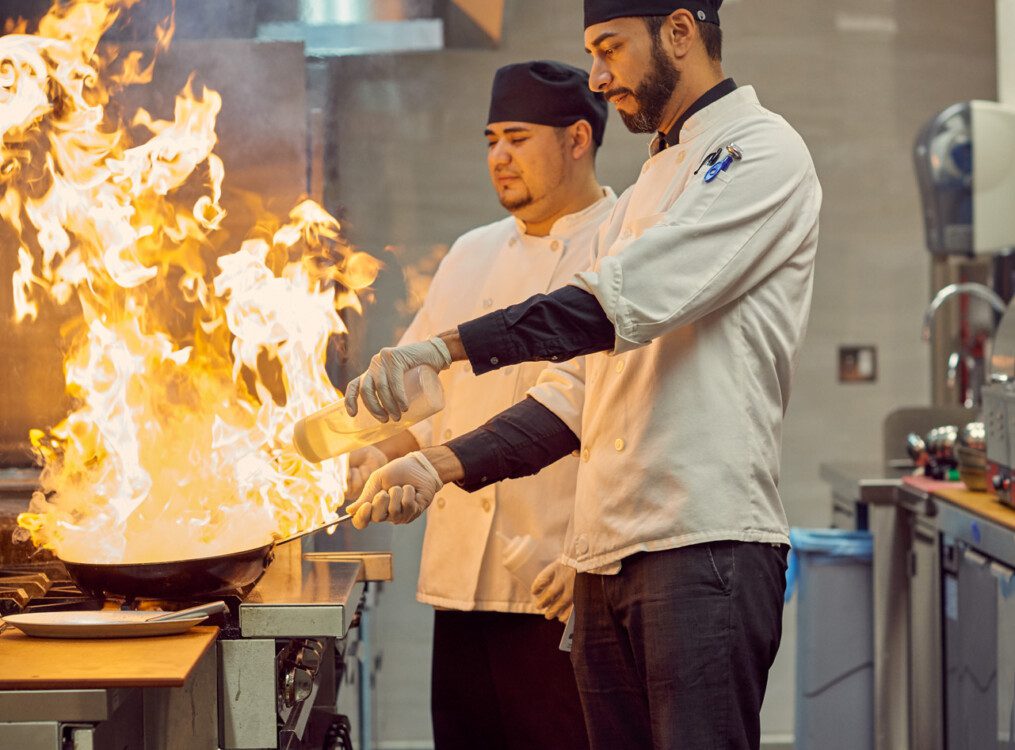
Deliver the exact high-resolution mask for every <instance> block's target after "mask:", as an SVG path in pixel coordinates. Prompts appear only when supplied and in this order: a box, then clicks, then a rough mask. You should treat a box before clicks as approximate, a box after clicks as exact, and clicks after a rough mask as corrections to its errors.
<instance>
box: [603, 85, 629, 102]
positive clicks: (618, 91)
mask: <svg viewBox="0 0 1015 750" xmlns="http://www.w3.org/2000/svg"><path fill="white" fill-rule="evenodd" d="M624 94H627V95H628V96H630V97H631V98H633V99H636V98H637V97H636V96H635V95H634V91H632V90H631V89H629V88H627V87H626V86H621V87H619V88H615V89H610V90H609V91H604V92H603V98H604V99H606V100H607V101H609V100H610V99H612V98H613V97H615V96H623V95H624Z"/></svg>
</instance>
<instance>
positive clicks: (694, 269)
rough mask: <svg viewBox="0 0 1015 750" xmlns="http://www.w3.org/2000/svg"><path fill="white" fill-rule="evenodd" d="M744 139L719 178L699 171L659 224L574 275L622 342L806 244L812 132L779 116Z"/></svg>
mask: <svg viewBox="0 0 1015 750" xmlns="http://www.w3.org/2000/svg"><path fill="white" fill-rule="evenodd" d="M738 145H739V146H740V147H741V149H742V151H743V154H744V158H743V160H742V161H738V162H733V163H732V164H731V165H730V168H729V170H728V171H727V172H723V173H720V175H719V176H718V178H717V179H715V180H714V181H713V182H710V183H706V182H704V180H703V179H702V178H701V177H698V178H697V179H695V180H694V181H692V183H691V184H690V185H688V187H687V188H686V189H685V190H684V191H683V192H682V193H681V195H680V197H679V198H677V200H676V201H675V202H674V204H673V206H672V207H670V208H669V210H667V211H666V212H665V213H664V214H661V215H660V216H659V217H657V218H658V220H657V221H656V223H655V224H654V225H652V226H649V227H648V228H646V229H644V231H642V233H641V235H640V236H638V237H637V238H636V239H634V240H632V241H631V242H630V243H629V244H627V245H626V246H623V247H621V248H619V249H618V251H617V252H616V253H615V254H614V253H610V254H607V255H606V256H604V257H601V258H600V259H599V261H598V262H597V264H596V266H595V268H594V270H593V271H589V272H584V273H580V274H578V276H577V279H576V281H575V282H574V283H575V284H576V285H577V286H579V287H580V288H582V289H584V290H585V291H587V292H589V293H590V294H593V295H594V296H595V297H596V299H597V300H598V301H599V303H600V305H601V306H602V308H603V311H604V312H605V314H606V316H607V318H608V319H609V320H610V321H611V323H612V324H613V326H614V328H615V329H616V342H615V344H614V346H613V347H612V348H613V350H614V352H617V353H619V352H623V351H627V350H630V349H634V348H637V347H640V346H644V345H645V344H647V343H649V342H650V341H652V340H653V339H655V338H658V337H659V336H662V335H663V334H665V333H667V332H668V331H671V330H673V329H676V328H679V327H681V326H685V325H688V324H690V323H693V322H695V321H696V320H699V319H701V318H702V317H704V316H706V315H708V314H710V313H711V312H713V311H715V310H718V309H720V308H721V307H723V306H725V305H727V304H729V303H730V302H732V301H734V300H736V299H737V298H739V297H740V296H742V295H744V294H745V293H747V292H748V291H750V290H751V289H752V288H754V287H755V286H756V285H758V284H760V283H761V282H763V281H764V280H765V279H766V278H767V277H768V276H769V275H771V274H772V273H773V272H775V271H776V270H777V269H778V268H780V267H781V266H782V265H783V264H786V263H792V262H793V260H794V259H793V255H794V254H795V253H797V252H798V251H800V250H801V248H803V247H805V246H806V245H807V243H806V242H805V240H806V238H807V236H808V235H809V234H810V233H812V232H813V231H815V227H816V220H817V212H818V211H819V209H820V203H821V188H820V185H819V184H818V181H817V177H816V175H815V174H814V168H813V164H812V162H811V158H810V155H809V153H808V152H807V149H806V146H805V145H804V143H803V141H802V140H801V139H800V138H799V136H798V135H797V134H796V133H795V132H793V131H792V130H790V129H789V128H786V127H780V126H779V125H778V124H776V123H774V122H772V123H765V124H764V125H761V126H758V127H755V128H753V129H751V130H750V132H749V134H747V135H745V136H744V138H743V139H741V140H740V141H738ZM800 262H801V263H803V262H809V259H803V258H801V259H800Z"/></svg>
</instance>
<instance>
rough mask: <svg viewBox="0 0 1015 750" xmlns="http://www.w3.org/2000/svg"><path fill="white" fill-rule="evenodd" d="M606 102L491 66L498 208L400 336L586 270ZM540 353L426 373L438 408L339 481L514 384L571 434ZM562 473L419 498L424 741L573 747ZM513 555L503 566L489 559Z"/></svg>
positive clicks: (573, 420)
mask: <svg viewBox="0 0 1015 750" xmlns="http://www.w3.org/2000/svg"><path fill="white" fill-rule="evenodd" d="M607 112H608V106H607V104H606V101H605V99H604V98H603V97H602V95H601V94H597V93H593V92H592V91H591V90H590V89H589V82H588V74H587V73H585V72H584V71H582V70H579V69H577V68H574V67H571V66H569V65H564V64H561V63H557V62H548V61H534V62H526V63H520V64H515V65H508V66H506V67H503V68H501V69H500V70H498V71H497V73H496V76H495V77H494V82H493V92H492V96H491V101H490V112H489V117H488V118H487V125H486V141H487V166H488V168H489V172H490V177H491V179H492V181H493V185H494V187H495V189H496V191H497V195H498V198H499V199H500V202H501V205H503V207H504V208H505V209H507V211H508V212H509V213H510V214H511V215H510V216H508V217H506V218H504V219H502V220H500V221H497V222H494V223H493V224H488V225H486V226H483V227H479V228H478V229H474V230H472V231H471V232H468V233H467V234H465V235H464V236H463V237H461V238H460V239H459V240H458V241H457V242H456V243H455V244H454V246H453V247H452V248H451V250H450V252H449V253H448V255H447V256H446V257H445V259H444V261H443V262H442V263H441V265H440V268H439V269H438V271H437V273H436V275H435V276H434V278H433V281H432V283H431V286H430V290H429V293H428V295H427V297H426V299H425V301H424V303H423V306H422V308H421V309H420V310H419V312H418V314H417V315H416V317H415V319H414V320H413V322H412V324H411V325H410V327H409V329H408V330H407V331H406V333H405V335H404V337H403V339H402V341H403V343H404V342H413V341H421V340H422V341H426V340H427V339H428V338H429V337H432V336H434V335H436V334H438V333H440V332H441V331H444V330H447V329H449V328H453V327H454V326H457V325H458V324H459V323H462V322H465V321H466V320H469V319H471V318H474V317H476V316H478V315H482V314H483V313H486V312H490V311H491V310H493V309H496V308H500V307H503V306H504V305H506V304H509V303H511V302H513V301H515V300H518V299H522V298H525V297H528V296H530V295H532V294H537V293H546V292H550V291H552V290H554V289H557V288H558V287H560V286H562V285H563V284H565V283H566V282H568V281H569V280H570V279H571V278H573V276H574V274H575V273H577V272H578V271H581V270H586V269H588V268H589V267H590V264H591V261H592V256H591V248H592V244H593V242H594V240H595V234H596V231H597V229H598V227H599V225H600V224H601V223H602V222H603V221H605V220H606V218H607V217H608V216H609V213H610V211H611V210H612V208H613V206H614V204H615V203H616V196H615V195H614V194H613V191H611V190H610V189H609V188H604V187H602V186H600V185H599V183H598V182H597V180H596V173H595V156H596V150H597V149H598V148H599V146H600V144H601V143H602V141H603V134H604V131H605V127H606V116H607ZM546 364H547V363H518V364H516V365H514V366H511V367H507V368H504V369H503V370H501V371H499V372H496V373H490V374H488V375H486V376H484V377H479V378H477V377H474V376H473V375H472V372H471V368H470V367H469V365H468V364H467V363H465V362H462V363H460V364H456V365H455V366H453V367H451V368H450V369H448V370H446V371H445V372H443V373H441V383H442V386H443V388H444V392H445V401H446V406H445V409H444V411H442V412H441V413H439V414H437V415H436V416H435V417H433V418H432V419H431V420H428V421H427V422H424V423H422V424H419V425H415V426H413V427H412V428H410V429H409V430H407V431H406V432H404V433H402V434H401V435H398V436H396V437H395V438H392V439H391V440H389V441H387V442H385V443H383V444H381V445H380V446H377V447H368V448H364V449H361V450H358V451H355V452H354V453H353V454H352V455H351V456H350V463H351V476H350V480H351V481H350V493H357V492H359V487H361V486H362V482H361V478H363V477H365V475H367V474H369V473H370V471H371V470H372V469H374V468H377V467H379V466H381V465H383V464H384V463H385V462H387V461H388V460H389V459H391V458H396V457H398V456H401V455H403V454H406V453H409V452H411V451H418V450H419V448H420V447H421V446H422V447H424V448H426V447H429V446H432V445H434V444H435V442H440V441H443V440H447V439H449V438H452V437H454V436H458V435H462V434H464V433H465V432H467V431H468V430H469V429H471V428H472V427H474V426H475V425H476V424H477V423H478V422H481V421H483V420H485V419H488V418H490V417H493V416H494V415H496V414H497V413H498V412H500V411H502V410H504V409H507V408H508V407H509V406H511V405H512V404H513V403H515V402H516V401H518V400H519V399H521V398H524V397H526V393H528V394H529V397H530V398H532V399H534V400H535V401H534V402H538V401H539V400H542V401H545V402H546V403H548V404H553V405H554V408H556V409H557V411H558V412H559V413H560V414H561V415H562V418H564V419H566V420H567V422H568V424H571V425H572V426H573V429H574V430H578V429H579V424H580V413H581V406H582V402H583V390H584V382H583V381H584V370H583V368H581V367H580V366H578V367H576V368H572V369H570V370H567V369H563V368H561V369H559V370H556V371H555V372H554V374H553V376H552V377H549V378H544V381H543V382H541V383H537V381H538V380H539V378H540V374H541V373H542V372H543V371H544V370H546ZM579 364H580V363H579ZM577 470H578V458H577V457H567V458H565V459H564V460H561V461H558V462H557V463H555V464H554V465H553V466H551V467H549V468H548V469H546V470H545V471H543V472H542V473H540V474H539V475H538V476H535V477H528V478H519V479H512V480H510V481H504V482H499V483H496V484H492V485H489V486H487V487H485V488H484V490H483V492H478V493H472V494H470V493H468V492H466V491H465V490H463V489H461V488H459V487H456V486H455V485H453V484H449V485H446V486H444V487H443V489H442V490H441V492H440V493H439V494H438V495H437V496H436V498H435V501H434V505H433V509H432V511H431V513H430V515H429V517H428V519H427V527H426V535H425V538H424V541H423V557H422V561H421V566H420V576H419V586H418V590H417V598H418V599H419V601H421V602H423V603H425V604H430V605H433V607H434V608H435V612H434V633H433V665H432V692H431V708H432V715H433V730H434V739H435V744H436V747H437V749H438V750H444V749H447V748H469V749H473V748H498V747H503V748H534V749H535V748H547V750H550V749H551V748H552V749H553V750H567V749H568V748H585V747H588V740H587V737H586V733H585V728H584V721H583V718H582V709H581V704H580V701H579V699H578V691H577V687H576V685H575V678H574V670H573V669H572V666H571V662H570V660H569V659H568V656H567V654H566V653H563V652H562V651H560V649H559V644H560V641H561V636H562V634H563V631H564V625H563V623H562V622H561V621H560V620H559V619H558V618H561V619H566V614H567V613H568V612H569V611H570V609H571V599H572V591H573V582H574V574H575V571H574V568H573V567H568V566H565V565H562V564H561V563H560V562H558V559H559V558H560V556H561V554H562V552H563V551H564V546H565V535H566V533H567V531H568V526H569V521H570V519H571V514H572V510H573V508H574V496H575V482H576V475H577ZM526 537H528V539H526ZM529 559H530V560H531V561H530V562H528V564H526V565H525V570H521V571H518V574H512V572H511V571H510V570H509V569H508V567H506V566H505V562H507V563H509V564H514V563H524V562H525V561H526V560H529ZM533 563H535V567H533ZM540 569H542V572H541V573H540ZM526 571H528V572H526ZM536 574H538V576H537V575H536ZM533 576H535V577H536V578H535V581H534V579H533ZM534 583H535V584H536V585H535V586H534V585H533V584H534ZM533 590H534V591H535V594H534V593H533ZM543 614H545V617H544V616H542V615H543Z"/></svg>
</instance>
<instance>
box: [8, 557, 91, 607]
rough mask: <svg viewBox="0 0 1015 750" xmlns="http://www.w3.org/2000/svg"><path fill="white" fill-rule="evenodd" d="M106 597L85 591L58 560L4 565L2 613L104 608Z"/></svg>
mask: <svg viewBox="0 0 1015 750" xmlns="http://www.w3.org/2000/svg"><path fill="white" fill-rule="evenodd" d="M102 604H103V599H102V597H94V596H89V595H87V594H84V593H83V592H82V591H81V590H80V589H79V588H78V587H77V586H76V585H75V584H74V582H73V581H71V579H70V576H68V575H67V570H66V569H65V568H64V567H63V565H62V564H61V563H59V562H57V561H48V562H45V563H39V564H32V563H25V564H21V565H3V566H0V615H13V614H16V613H18V612H50V611H72V610H97V609H102Z"/></svg>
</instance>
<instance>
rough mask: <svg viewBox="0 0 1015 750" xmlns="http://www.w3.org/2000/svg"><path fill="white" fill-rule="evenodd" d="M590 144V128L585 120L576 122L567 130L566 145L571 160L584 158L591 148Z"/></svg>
mask: <svg viewBox="0 0 1015 750" xmlns="http://www.w3.org/2000/svg"><path fill="white" fill-rule="evenodd" d="M592 142H593V137H592V126H591V125H589V123H588V121H587V120H578V122H576V123H575V124H574V125H572V126H571V127H569V128H568V144H569V146H570V149H571V158H572V159H575V160H578V159H580V158H582V157H583V156H585V154H586V153H588V151H589V149H591V148H592Z"/></svg>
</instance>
